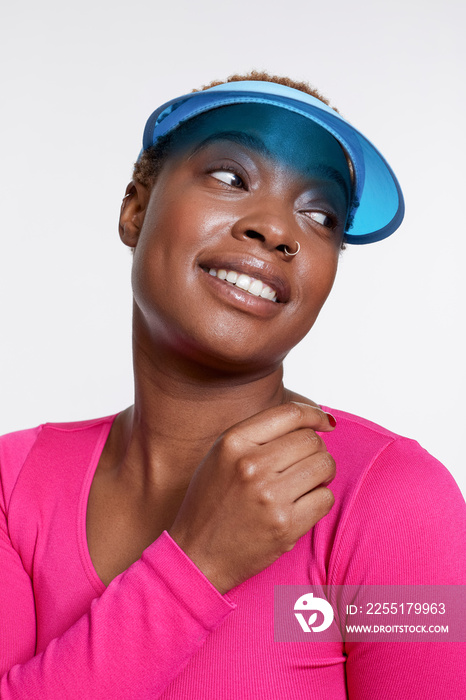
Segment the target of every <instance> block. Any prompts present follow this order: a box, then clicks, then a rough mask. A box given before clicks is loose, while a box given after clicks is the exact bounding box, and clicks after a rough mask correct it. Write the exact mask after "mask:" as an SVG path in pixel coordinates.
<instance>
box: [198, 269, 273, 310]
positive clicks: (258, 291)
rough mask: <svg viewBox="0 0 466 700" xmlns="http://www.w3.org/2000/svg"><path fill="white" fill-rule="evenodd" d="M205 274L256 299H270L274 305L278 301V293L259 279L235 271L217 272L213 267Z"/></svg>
mask: <svg viewBox="0 0 466 700" xmlns="http://www.w3.org/2000/svg"><path fill="white" fill-rule="evenodd" d="M203 269H204V271H205V272H208V273H209V275H211V276H212V277H217V278H218V279H220V280H224V281H225V282H227V283H228V284H234V285H235V286H236V287H239V289H242V290H243V291H245V292H248V294H252V295H253V296H255V297H262V299H268V300H269V301H273V302H274V303H275V302H276V301H277V292H276V291H275V290H274V289H272V287H269V285H267V284H265V283H264V282H262V281H261V280H259V279H256V278H255V277H250V276H249V275H246V274H245V273H244V272H236V271H235V270H225V269H222V268H220V270H215V269H214V268H213V267H211V268H210V270H207V268H203Z"/></svg>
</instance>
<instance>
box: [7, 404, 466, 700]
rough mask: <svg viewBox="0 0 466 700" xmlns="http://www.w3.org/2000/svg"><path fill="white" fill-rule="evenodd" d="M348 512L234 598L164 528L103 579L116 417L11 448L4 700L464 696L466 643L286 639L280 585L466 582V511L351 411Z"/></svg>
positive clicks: (345, 482) (341, 436)
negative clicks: (278, 635) (100, 506)
mask: <svg viewBox="0 0 466 700" xmlns="http://www.w3.org/2000/svg"><path fill="white" fill-rule="evenodd" d="M329 410H330V411H331V412H332V413H333V414H334V415H335V416H336V418H337V427H336V429H335V430H334V432H333V433H329V434H322V437H323V439H324V440H325V442H326V444H327V448H328V450H329V452H330V453H331V454H332V455H333V457H334V458H335V461H336V464H337V476H336V478H335V480H334V481H333V482H332V484H331V490H332V491H333V493H334V496H335V505H334V507H333V508H332V510H331V511H330V513H329V514H328V515H327V516H326V517H324V518H323V519H322V520H320V521H319V522H318V523H317V524H316V525H315V526H314V527H313V528H312V529H311V530H310V531H309V532H308V533H306V535H304V536H303V537H302V538H301V539H300V540H298V542H297V543H296V545H295V547H294V549H293V550H292V551H291V552H287V553H286V554H283V555H282V556H281V557H280V558H279V559H278V560H277V561H276V562H275V563H274V564H272V565H271V566H269V567H268V568H267V569H265V570H264V571H262V572H261V573H259V574H257V575H256V576H254V577H252V578H250V579H248V580H247V581H245V582H244V583H242V584H241V585H240V586H237V587H236V588H234V589H232V590H231V591H229V592H228V594H226V595H223V596H222V595H221V594H220V593H219V592H218V591H217V590H216V589H215V588H214V587H213V586H212V584H211V583H210V582H209V581H208V579H206V577H205V576H204V575H203V574H202V572H201V571H200V570H199V569H198V568H197V567H196V566H195V564H194V563H193V562H192V561H191V560H190V559H189V558H188V557H187V556H186V555H185V554H184V552H183V551H182V550H181V549H180V548H179V547H178V545H177V544H176V543H175V542H174V541H173V540H172V539H171V537H170V536H169V535H168V533H167V532H164V533H163V534H162V535H161V536H160V537H159V538H158V539H157V540H156V541H155V542H154V543H153V544H152V545H150V546H149V547H148V548H147V549H146V550H145V551H144V553H143V555H142V557H141V559H139V560H138V561H137V562H136V563H135V564H133V565H132V566H131V567H129V569H128V570H127V571H125V572H124V573H122V574H121V575H120V576H118V577H117V578H116V579H114V580H113V581H112V582H111V583H110V585H109V586H108V587H105V585H104V584H103V583H102V582H101V581H100V579H99V577H98V576H97V574H96V572H95V570H94V568H93V565H92V562H91V559H90V556H89V551H88V548H87V541H86V507H87V498H88V494H89V489H90V485H91V482H92V478H93V475H94V472H95V469H96V467H97V463H98V460H99V457H100V454H101V452H102V449H103V446H104V444H105V440H106V438H107V436H108V433H109V430H110V428H111V424H112V421H113V419H114V416H111V417H107V418H102V419H99V420H91V421H85V422H79V423H67V424H46V425H44V426H40V427H38V428H35V429H32V430H25V431H21V432H18V433H12V434H11V435H6V436H4V437H3V438H0V697H1V698H2V700H13V699H21V700H24V699H25V698H28V700H29V699H31V700H32V699H35V698H37V699H40V700H44V699H47V700H52V699H55V698H56V699H58V698H60V700H63V698H67V699H72V698H76V699H77V698H79V699H80V700H82V698H112V700H115V699H117V698H122V699H123V698H124V699H125V700H126V699H130V698H138V699H141V698H158V697H160V698H164V699H167V700H168V699H169V698H202V699H208V700H246V699H248V700H250V699H252V698H254V699H255V698H267V699H268V700H274V699H277V700H278V699H280V700H283V699H284V698H293V699H295V698H312V699H315V700H320V699H322V700H324V699H325V700H340V699H341V700H343V699H344V698H348V697H349V698H350V699H351V700H354V699H357V700H363V699H364V700H385V699H386V700H388V699H390V700H392V699H393V698H396V699H397V700H398V699H399V700H411V699H414V698H416V699H417V698H419V700H421V699H422V700H428V699H429V698H432V699H434V698H435V700H447V699H448V700H452V699H453V698H462V697H466V664H465V661H464V659H465V658H466V644H463V643H461V644H460V643H430V642H429V643H425V642H424V643H417V644H416V643H373V642H372V643H353V644H348V643H347V644H346V645H345V644H343V643H342V642H334V643H333V642H332V643H330V642H329V643H312V644H309V643H279V642H275V641H274V636H273V596H274V585H277V584H294V585H306V584H319V583H320V584H340V585H342V584H353V585H360V584H407V583H411V584H428V583H433V584H463V585H464V584H465V583H466V548H465V542H466V537H465V535H466V507H465V503H464V499H463V498H462V496H461V493H460V491H459V489H458V487H457V486H456V484H455V482H454V480H453V478H452V477H451V475H450V474H449V472H448V471H447V470H446V469H445V468H444V467H443V466H442V465H441V464H440V463H439V462H437V461H436V460H435V459H434V458H433V457H431V456H430V455H429V454H428V453H427V452H425V450H423V449H422V448H421V447H420V446H419V445H418V444H417V443H415V442H413V441H411V440H408V439H406V438H402V437H399V436H397V435H395V434H393V433H391V432H389V431H387V430H385V429H383V428H381V427H380V426H377V425H375V424H373V423H370V422H368V421H366V420H363V419H361V418H358V417H356V416H352V415H350V414H347V413H343V412H340V411H334V410H333V409H329Z"/></svg>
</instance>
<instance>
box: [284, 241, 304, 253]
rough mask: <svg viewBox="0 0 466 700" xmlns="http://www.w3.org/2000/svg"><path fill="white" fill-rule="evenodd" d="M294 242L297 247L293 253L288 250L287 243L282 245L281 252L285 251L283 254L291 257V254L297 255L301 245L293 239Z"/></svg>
mask: <svg viewBox="0 0 466 700" xmlns="http://www.w3.org/2000/svg"><path fill="white" fill-rule="evenodd" d="M295 243H296V245H297V246H298V249H297V250H296V251H295V252H294V253H291V252H290V249H289V248H288V246H287V245H286V246H284V247H283V252H284V253H285V255H289V256H290V257H293V255H298V253H299V251H300V250H301V246H300V245H299V241H295Z"/></svg>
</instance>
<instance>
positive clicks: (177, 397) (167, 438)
mask: <svg viewBox="0 0 466 700" xmlns="http://www.w3.org/2000/svg"><path fill="white" fill-rule="evenodd" d="M133 361H134V380H135V401H134V406H132V407H130V408H128V409H126V411H123V412H122V414H120V416H119V417H118V419H117V421H116V422H115V428H114V431H113V433H114V434H113V435H112V436H111V438H112V447H113V459H112V461H113V464H114V466H115V468H117V469H118V470H119V471H120V474H122V473H126V476H129V477H130V478H131V481H132V482H133V483H134V480H135V479H136V480H137V481H139V482H140V483H141V484H145V485H146V486H148V487H149V488H156V489H182V488H187V485H188V484H189V481H190V479H191V476H192V474H193V473H194V471H195V469H196V468H197V466H198V464H199V463H200V462H201V461H202V459H203V457H204V456H205V454H206V453H207V452H208V451H209V449H210V447H211V446H212V445H213V443H214V442H215V440H216V439H217V438H218V437H219V435H221V434H222V433H223V432H224V431H225V430H227V429H228V428H230V427H231V426H233V425H235V424H236V423H238V422H240V421H241V420H244V419H246V418H249V417H250V416H252V415H255V414H256V413H258V412H259V411H262V410H264V409H266V408H269V407H271V406H276V405H279V404H281V403H283V402H284V401H287V400H289V399H290V392H288V391H287V390H286V389H285V388H284V386H283V367H282V364H281V363H280V364H279V365H278V366H277V367H274V368H270V369H269V371H265V370H262V372H258V371H253V370H251V371H247V372H242V373H240V372H236V373H233V372H226V371H225V370H223V371H221V370H219V369H218V368H216V369H214V370H212V369H208V368H207V367H201V366H196V365H195V364H193V363H187V362H184V361H181V360H180V358H177V357H176V356H175V355H174V354H173V353H170V352H166V351H165V350H164V349H163V348H158V349H154V346H152V347H151V352H150V353H149V352H147V346H146V348H145V347H144V345H138V343H137V342H134V348H133Z"/></svg>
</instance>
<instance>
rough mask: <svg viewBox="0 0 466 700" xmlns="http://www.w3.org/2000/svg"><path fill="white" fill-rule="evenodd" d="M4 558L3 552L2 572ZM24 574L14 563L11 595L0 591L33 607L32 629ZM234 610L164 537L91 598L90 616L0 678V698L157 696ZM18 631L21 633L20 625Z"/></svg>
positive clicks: (4, 596)
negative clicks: (39, 652)
mask: <svg viewBox="0 0 466 700" xmlns="http://www.w3.org/2000/svg"><path fill="white" fill-rule="evenodd" d="M5 560H6V551H5V547H2V568H3V567H4V566H8V562H7V561H5ZM14 569H16V571H14ZM3 570H4V571H5V569H3ZM24 576H25V574H24V572H21V571H20V569H19V567H18V566H17V565H16V564H15V563H14V562H13V563H12V566H11V567H10V571H9V576H8V581H5V579H4V578H3V577H2V580H3V583H4V584H6V583H8V587H9V595H8V591H6V590H5V586H4V585H3V586H2V599H3V600H2V603H3V606H5V605H6V606H9V605H14V606H15V607H16V608H18V609H23V612H24V611H25V610H26V609H29V614H30V616H31V620H30V621H26V625H28V622H30V623H31V624H29V625H28V626H29V627H30V626H31V625H32V622H33V620H34V610H33V608H32V605H31V602H32V601H31V596H30V593H29V591H27V586H24V582H23V581H22V578H24ZM23 590H25V591H26V593H27V594H26V596H25V597H24V600H21V592H22V591H23ZM3 606H2V607H3ZM234 608H235V605H234V604H233V603H231V602H229V601H228V599H227V597H226V596H221V595H220V593H218V591H217V590H216V589H215V588H214V587H213V586H212V585H211V584H210V582H208V581H207V579H205V577H204V576H203V574H202V573H201V572H200V571H199V570H198V569H197V568H196V567H195V565H194V564H193V563H192V562H191V561H190V559H189V558H188V557H186V555H185V554H184V552H182V550H181V549H180V548H179V547H178V545H177V544H176V543H175V542H174V541H173V540H172V539H171V537H170V536H169V535H168V533H167V532H164V533H163V534H162V535H161V536H160V537H159V538H158V539H157V540H156V542H154V543H153V544H152V545H151V546H150V547H149V548H148V549H147V550H146V551H145V552H144V554H143V556H142V558H141V559H140V560H139V561H137V562H136V563H135V564H134V565H133V566H131V567H130V568H129V569H128V570H127V571H126V572H124V573H123V574H121V575H120V576H118V577H117V578H116V579H115V580H114V581H112V582H111V584H110V585H109V586H108V588H107V590H106V591H105V592H104V593H103V594H102V595H101V596H100V597H99V598H97V599H96V600H94V602H93V603H92V606H91V609H90V611H89V613H87V614H85V615H83V616H82V617H81V618H80V619H79V620H78V621H77V622H76V623H75V624H74V625H73V626H72V627H71V628H70V629H69V630H68V631H67V632H65V633H64V634H63V635H61V636H60V637H59V638H57V639H54V640H52V641H51V642H50V643H49V645H48V646H47V648H46V649H45V651H44V652H42V653H41V654H39V655H37V656H35V657H34V658H32V659H31V660H29V661H27V662H26V663H23V664H20V665H16V666H14V667H13V668H12V669H11V670H10V671H9V672H8V673H6V674H5V675H4V676H3V677H2V678H1V681H0V697H1V698H2V700H13V699H14V700H19V699H21V700H24V698H25V697H27V698H30V699H31V700H32V698H37V699H38V700H39V699H40V700H44V698H47V699H50V700H51V699H52V698H57V699H58V698H60V699H62V698H69V699H70V700H71V699H72V698H76V699H78V698H79V699H80V700H82V698H97V697H102V698H104V697H105V698H125V699H126V698H127V699H130V698H138V700H140V699H141V698H144V697H151V698H156V697H159V695H160V694H161V693H162V691H163V690H164V689H165V687H166V686H167V685H168V684H169V683H170V681H171V680H172V679H173V678H174V677H175V676H176V675H177V674H178V673H179V672H180V671H181V670H182V668H183V667H184V666H185V665H186V663H187V662H188V660H189V659H190V657H191V656H192V655H193V654H195V652H196V651H197V650H198V649H199V648H200V647H201V646H202V644H203V643H204V641H205V639H206V637H207V636H208V634H209V633H210V632H211V631H212V630H213V629H215V628H216V627H217V626H218V625H219V624H220V623H221V622H222V621H223V620H224V619H225V618H226V617H227V616H228V615H229V614H230V613H231V612H232V610H233V609H234ZM18 622H19V621H18ZM23 624H24V621H23ZM15 634H16V635H18V636H20V637H21V635H22V634H23V629H21V627H20V626H19V625H18V626H17V628H16V630H15ZM2 638H3V639H2V644H1V647H0V648H1V649H2V651H3V652H4V651H5V644H8V643H9V642H8V639H6V635H5V634H4V633H2Z"/></svg>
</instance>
